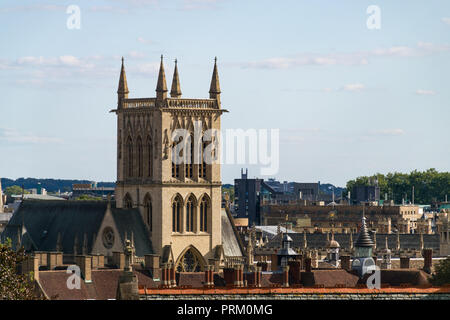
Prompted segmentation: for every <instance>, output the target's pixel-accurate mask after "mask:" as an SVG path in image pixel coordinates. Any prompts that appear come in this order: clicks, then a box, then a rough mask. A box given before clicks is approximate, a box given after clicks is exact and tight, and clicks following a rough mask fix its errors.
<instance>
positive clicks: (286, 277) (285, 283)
mask: <svg viewBox="0 0 450 320" xmlns="http://www.w3.org/2000/svg"><path fill="white" fill-rule="evenodd" d="M283 287H285V288H288V287H289V266H283Z"/></svg>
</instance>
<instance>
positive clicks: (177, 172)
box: [172, 136, 184, 179]
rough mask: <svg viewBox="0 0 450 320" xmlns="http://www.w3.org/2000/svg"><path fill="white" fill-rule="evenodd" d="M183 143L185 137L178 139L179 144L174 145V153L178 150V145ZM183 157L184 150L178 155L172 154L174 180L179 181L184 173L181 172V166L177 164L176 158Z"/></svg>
mask: <svg viewBox="0 0 450 320" xmlns="http://www.w3.org/2000/svg"><path fill="white" fill-rule="evenodd" d="M182 141H183V137H182V136H180V137H178V142H176V143H175V142H174V144H173V147H172V152H173V151H174V150H175V149H176V145H178V144H179V143H182ZM183 156H184V154H183V150H181V151H180V152H179V154H178V155H173V154H172V177H173V178H178V179H179V178H180V177H181V173H182V172H180V170H181V165H180V164H179V163H176V161H177V159H176V158H178V157H183Z"/></svg>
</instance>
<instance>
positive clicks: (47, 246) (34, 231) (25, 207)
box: [1, 200, 153, 256]
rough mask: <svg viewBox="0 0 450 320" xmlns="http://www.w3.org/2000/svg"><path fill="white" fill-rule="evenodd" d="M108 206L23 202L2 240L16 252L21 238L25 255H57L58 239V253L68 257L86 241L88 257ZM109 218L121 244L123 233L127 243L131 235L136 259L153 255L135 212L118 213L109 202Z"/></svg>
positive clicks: (137, 212)
mask: <svg viewBox="0 0 450 320" xmlns="http://www.w3.org/2000/svg"><path fill="white" fill-rule="evenodd" d="M107 206H108V202H107V201H52V200H45V201H44V200H25V201H23V202H22V203H21V205H20V207H19V209H18V210H17V211H16V212H15V213H14V215H13V216H12V217H11V220H10V221H9V223H8V225H7V226H6V227H5V230H4V231H3V233H2V235H1V239H2V241H3V240H5V239H6V238H11V240H12V245H13V248H16V245H17V242H18V234H23V240H22V241H23V245H24V247H25V248H26V249H27V250H28V251H56V250H57V242H58V237H60V245H61V249H62V251H63V252H64V253H68V254H72V253H74V246H75V244H76V245H77V253H78V254H80V253H81V252H82V248H83V244H84V242H85V241H86V251H87V252H86V253H90V252H91V251H92V247H93V242H94V240H95V237H96V236H97V235H98V233H99V229H100V226H101V223H102V221H103V218H104V216H105V213H106V210H107ZM111 214H112V216H113V218H114V220H115V223H116V225H117V228H118V229H119V233H120V237H121V239H122V241H124V240H125V233H126V234H127V237H128V238H129V239H130V238H131V234H133V237H134V244H135V249H136V255H137V256H143V255H144V254H150V253H153V250H152V245H151V242H150V238H149V236H148V232H147V229H146V228H145V225H144V222H143V221H142V217H141V215H140V213H139V210H138V209H118V208H116V207H115V203H114V202H112V203H111ZM22 225H25V228H22ZM22 230H24V231H25V232H24V231H22ZM85 239H86V240H85Z"/></svg>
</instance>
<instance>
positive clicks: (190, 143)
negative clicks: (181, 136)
mask: <svg viewBox="0 0 450 320" xmlns="http://www.w3.org/2000/svg"><path fill="white" fill-rule="evenodd" d="M186 148H189V149H186V150H189V152H186V157H185V169H186V173H185V175H186V177H187V178H191V179H192V177H193V172H194V171H193V167H194V134H193V133H191V134H190V135H189V137H187V141H186Z"/></svg>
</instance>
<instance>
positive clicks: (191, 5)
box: [183, 0, 219, 10]
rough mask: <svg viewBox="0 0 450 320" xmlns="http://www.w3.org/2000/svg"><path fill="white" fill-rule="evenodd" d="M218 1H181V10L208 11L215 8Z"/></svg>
mask: <svg viewBox="0 0 450 320" xmlns="http://www.w3.org/2000/svg"><path fill="white" fill-rule="evenodd" d="M218 3H219V0H183V9H185V10H195V9H209V8H215V7H217V4H218Z"/></svg>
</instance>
